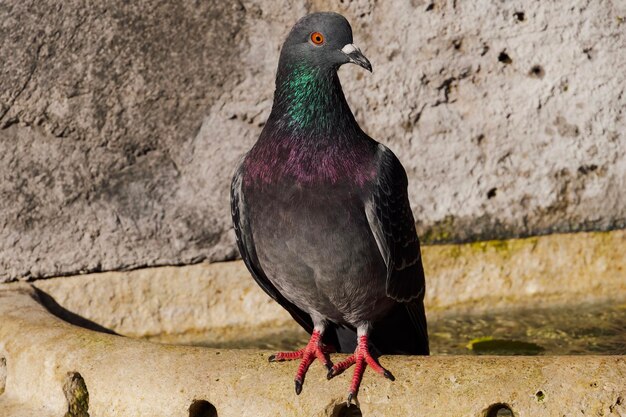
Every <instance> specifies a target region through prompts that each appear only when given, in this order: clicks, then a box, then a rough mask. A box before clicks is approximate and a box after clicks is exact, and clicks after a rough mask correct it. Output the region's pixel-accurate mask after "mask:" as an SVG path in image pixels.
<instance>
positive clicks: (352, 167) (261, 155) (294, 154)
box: [245, 136, 377, 187]
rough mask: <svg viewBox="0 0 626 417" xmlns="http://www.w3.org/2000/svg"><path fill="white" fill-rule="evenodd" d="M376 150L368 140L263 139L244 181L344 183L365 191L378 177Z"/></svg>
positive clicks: (250, 158) (250, 156)
mask: <svg viewBox="0 0 626 417" xmlns="http://www.w3.org/2000/svg"><path fill="white" fill-rule="evenodd" d="M376 150H377V148H376V146H375V144H374V143H373V141H371V139H369V138H361V139H350V140H347V139H345V138H342V137H334V138H315V139H309V140H307V141H302V140H301V139H298V138H294V137H286V136H284V137H283V136H278V137H272V138H271V139H268V140H263V138H262V139H260V140H259V142H257V144H256V145H255V146H254V148H252V150H251V151H250V153H249V154H248V156H247V157H246V160H245V165H246V178H245V181H246V182H247V183H248V184H250V183H253V182H256V183H261V184H278V183H284V182H287V183H294V184H300V185H303V186H307V185H311V184H313V185H316V186H323V185H324V184H336V185H338V184H340V183H342V182H345V183H348V184H351V185H352V186H353V187H363V186H365V184H366V183H368V182H370V181H372V180H373V179H374V177H375V176H376V172H377V170H376V166H375V163H374V157H375V155H376Z"/></svg>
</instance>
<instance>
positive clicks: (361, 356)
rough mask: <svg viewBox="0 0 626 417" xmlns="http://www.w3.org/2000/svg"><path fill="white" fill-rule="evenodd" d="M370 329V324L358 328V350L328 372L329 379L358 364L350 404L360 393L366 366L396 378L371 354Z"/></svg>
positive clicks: (349, 396) (385, 375)
mask: <svg viewBox="0 0 626 417" xmlns="http://www.w3.org/2000/svg"><path fill="white" fill-rule="evenodd" d="M369 331H370V326H369V325H363V326H359V327H358V328H357V337H358V339H359V341H358V344H357V347H356V350H355V351H354V353H353V354H352V355H350V356H348V357H347V358H346V359H345V360H344V361H341V362H339V363H337V364H336V365H335V366H333V367H332V369H331V370H330V372H329V373H328V379H330V378H332V377H334V376H337V375H339V374H341V373H342V372H343V371H345V370H346V369H348V368H349V367H351V366H352V365H356V366H355V367H354V374H352V382H351V383H350V391H349V392H348V405H350V404H351V403H352V400H353V399H354V398H356V396H357V394H358V393H359V387H360V386H361V380H362V379H363V373H364V372H365V367H366V366H367V365H369V367H370V368H372V369H373V370H374V371H376V372H377V373H379V374H381V375H382V376H384V377H385V378H387V379H390V380H392V381H394V380H395V378H394V376H393V375H392V374H391V372H389V371H388V370H386V369H385V368H383V367H382V366H380V364H379V363H378V361H377V360H376V359H375V358H374V357H373V356H372V355H371V354H370V351H369V347H368V337H369Z"/></svg>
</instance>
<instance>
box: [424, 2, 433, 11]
mask: <svg viewBox="0 0 626 417" xmlns="http://www.w3.org/2000/svg"><path fill="white" fill-rule="evenodd" d="M434 8H435V4H434V3H430V4H429V5H428V6H426V11H427V12H430V11H431V10H432V9H434Z"/></svg>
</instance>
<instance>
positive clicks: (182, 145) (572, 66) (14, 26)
mask: <svg viewBox="0 0 626 417" xmlns="http://www.w3.org/2000/svg"><path fill="white" fill-rule="evenodd" d="M102 3H106V4H102ZM294 4H295V5H294ZM312 10H335V11H339V12H342V13H343V14H345V15H346V16H347V17H348V18H349V20H350V21H351V22H352V26H353V30H354V34H355V41H356V43H357V44H358V45H360V46H361V49H362V50H363V51H364V52H365V53H366V55H367V56H368V57H369V58H370V60H371V61H372V63H373V65H374V73H373V74H369V73H366V72H364V71H362V70H361V69H359V68H357V67H354V66H352V67H346V68H342V69H341V72H340V73H341V77H342V80H343V82H344V89H345V90H346V94H347V96H348V99H349V101H350V103H351V105H352V107H353V110H354V111H355V114H356V117H357V119H358V120H359V121H360V122H361V124H362V126H363V128H364V129H365V130H366V131H367V132H368V133H369V134H370V135H371V136H373V137H374V138H377V139H379V140H380V141H382V142H384V143H386V144H387V145H389V146H390V147H391V148H392V149H393V150H394V151H396V153H397V154H398V156H399V157H400V159H401V160H402V162H403V163H404V164H405V166H406V168H407V172H408V174H409V177H410V190H409V191H410V196H411V200H412V205H413V209H414V212H415V215H416V219H417V222H418V228H419V231H420V233H421V235H422V236H423V238H424V240H426V241H430V242H433V241H451V240H473V239H482V238H490V237H511V236H519V235H528V234H539V233H550V232H554V231H575V230H603V229H610V228H623V227H626V197H624V196H623V190H624V189H626V143H625V142H626V137H625V136H624V135H625V131H626V129H625V127H626V122H625V119H624V114H623V113H624V108H625V107H626V97H624V89H625V87H626V83H625V80H626V75H625V74H626V52H625V51H626V35H625V34H626V3H624V2H618V1H609V0H604V1H602V0H599V1H595V2H591V1H555V2H522V1H510V2H492V1H487V0H484V1H478V2H469V1H468V2H457V1H453V0H450V1H443V0H433V1H419V0H413V1H401V0H397V1H385V2H376V1H373V0H371V1H342V2H329V1H312V2H306V1H296V2H288V1H268V0H259V1H242V2H239V3H235V2H233V3H230V2H222V1H217V0H212V1H191V0H186V1H169V2H165V3H164V2H155V1H147V0H138V1H134V2H129V3H127V2H124V1H121V0H118V1H113V0H111V1H107V2H87V1H80V0H67V1H61V0H58V1H53V0H39V1H24V0H6V1H3V2H0V22H1V23H0V39H2V42H0V67H1V68H2V70H1V71H2V72H1V73H0V85H1V86H2V88H1V89H0V127H1V130H0V178H1V182H0V196H1V198H0V281H2V280H5V281H6V280H11V279H15V278H28V277H30V278H36V277H42V276H51V275H59V274H69V273H76V272H79V271H88V270H110V269H121V268H131V267H138V266H144V265H157V264H182V263H189V262H193V261H197V260H201V259H210V260H220V259H225V258H229V257H233V256H235V253H236V252H235V250H234V245H233V237H232V234H231V232H230V219H229V210H228V183H229V180H230V175H231V173H232V170H233V167H234V165H235V162H236V160H237V159H238V158H239V156H240V155H241V154H242V153H243V152H245V150H247V149H248V148H249V147H250V146H251V145H252V143H253V142H254V140H255V139H256V137H257V135H258V134H259V132H260V129H261V127H262V125H263V121H264V120H265V118H266V117H267V115H268V113H269V109H270V106H271V99H272V92H273V78H274V72H275V69H276V62H277V57H278V52H279V48H280V44H281V41H282V39H283V38H284V36H285V35H286V33H287V31H288V30H289V28H290V26H291V25H292V24H293V23H294V22H295V21H296V20H297V18H298V17H300V16H301V15H303V14H305V13H306V12H307V11H312Z"/></svg>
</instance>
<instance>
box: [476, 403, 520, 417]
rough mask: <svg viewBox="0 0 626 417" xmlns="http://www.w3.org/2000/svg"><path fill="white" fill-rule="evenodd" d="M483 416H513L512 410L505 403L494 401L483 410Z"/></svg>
mask: <svg viewBox="0 0 626 417" xmlns="http://www.w3.org/2000/svg"><path fill="white" fill-rule="evenodd" d="M483 415H484V417H515V414H513V410H511V407H509V406H508V405H507V404H504V403H495V404H491V405H490V406H489V407H487V409H486V410H485V411H484V414H483Z"/></svg>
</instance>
